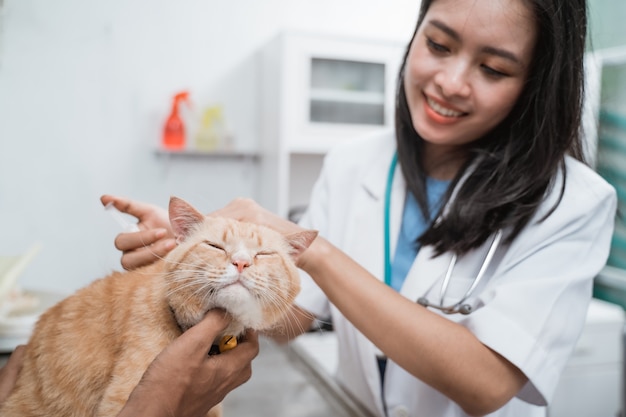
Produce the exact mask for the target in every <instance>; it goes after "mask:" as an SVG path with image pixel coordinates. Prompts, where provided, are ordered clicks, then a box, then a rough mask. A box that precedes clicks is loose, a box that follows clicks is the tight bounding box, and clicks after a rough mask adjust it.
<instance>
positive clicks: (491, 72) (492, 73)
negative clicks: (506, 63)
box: [481, 65, 508, 78]
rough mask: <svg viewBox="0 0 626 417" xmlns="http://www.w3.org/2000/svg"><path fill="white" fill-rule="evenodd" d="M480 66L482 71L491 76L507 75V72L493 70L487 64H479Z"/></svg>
mask: <svg viewBox="0 0 626 417" xmlns="http://www.w3.org/2000/svg"><path fill="white" fill-rule="evenodd" d="M481 68H482V69H483V72H484V73H485V74H487V75H488V76H489V77H491V78H503V77H508V74H506V73H504V72H502V71H498V70H495V69H493V68H491V67H489V66H487V65H481Z"/></svg>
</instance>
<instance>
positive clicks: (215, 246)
mask: <svg viewBox="0 0 626 417" xmlns="http://www.w3.org/2000/svg"><path fill="white" fill-rule="evenodd" d="M204 243H206V244H207V245H208V246H210V247H212V248H214V249H217V250H221V251H222V252H226V249H224V248H223V247H221V246H220V245H218V244H217V243H213V242H211V241H208V240H205V241H204Z"/></svg>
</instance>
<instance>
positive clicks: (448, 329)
mask: <svg viewBox="0 0 626 417" xmlns="http://www.w3.org/2000/svg"><path fill="white" fill-rule="evenodd" d="M298 266H299V267H300V268H302V269H303V270H305V271H306V272H307V273H309V274H310V275H311V277H313V279H314V280H315V281H316V282H317V284H318V285H319V286H320V288H321V289H322V290H323V291H324V293H326V295H327V296H328V298H329V299H330V301H331V302H332V303H333V304H334V305H335V306H336V307H337V308H338V309H339V310H340V311H341V312H342V313H343V315H344V316H345V317H346V318H347V319H348V320H349V321H350V322H351V323H352V324H354V326H355V327H356V328H358V329H359V330H360V331H361V332H362V333H363V334H364V335H365V336H366V337H367V338H368V339H369V340H371V341H372V342H373V343H374V344H375V345H376V346H378V348H380V349H381V350H382V351H383V352H384V353H385V354H386V355H387V356H388V357H389V358H390V359H392V360H393V361H394V362H396V363H397V364H398V365H400V366H401V367H402V368H404V369H405V370H406V371H408V372H409V373H411V374H412V375H414V376H415V377H417V378H419V379H421V380H422V381H424V382H425V383H427V384H429V385H431V386H432V387H434V388H435V389H437V390H439V391H441V392H442V393H443V394H445V395H446V396H448V397H449V398H451V399H452V400H454V401H456V402H457V403H458V404H459V405H460V406H461V407H462V408H464V409H465V410H466V412H468V413H469V414H476V415H480V414H485V413H488V412H490V411H493V410H495V409H497V408H499V407H500V406H502V405H503V404H505V403H506V402H507V401H509V400H510V399H511V398H512V397H513V396H514V395H515V394H516V393H517V392H518V391H519V389H521V387H522V386H523V384H524V383H525V381H526V378H525V376H524V375H523V374H522V373H521V371H519V370H518V369H517V368H516V367H514V366H513V365H512V364H511V363H510V362H508V361H507V360H505V359H504V358H502V357H501V356H500V355H498V354H497V353H495V352H493V351H492V350H490V349H489V348H487V347H486V346H485V345H483V344H482V343H481V342H480V341H479V340H478V339H477V338H476V337H475V336H474V335H473V334H472V333H471V332H470V331H469V330H467V329H466V328H465V327H463V326H461V325H459V324H457V323H454V322H452V321H450V320H447V319H445V318H443V317H441V316H439V315H437V314H435V313H433V312H431V311H429V310H427V309H426V308H424V307H422V306H420V305H419V304H417V303H414V302H412V301H411V300H408V299H407V298H405V297H404V296H402V295H400V294H398V293H397V292H396V291H394V290H393V289H391V288H390V287H388V286H387V285H385V284H384V283H382V282H380V281H379V280H378V279H376V278H375V277H374V276H373V275H371V274H370V273H369V272H368V271H367V270H365V269H364V268H363V267H361V266H360V265H359V264H357V263H356V262H355V261H354V260H352V259H351V258H350V257H348V256H347V255H346V254H345V253H343V252H342V251H340V250H339V249H337V248H336V247H334V246H333V245H332V244H331V243H329V242H328V241H326V240H324V239H323V238H320V237H318V238H317V239H316V240H315V242H314V243H313V244H312V245H311V247H310V248H309V249H308V250H307V251H306V252H305V253H304V254H303V255H302V256H301V258H300V260H299V265H298ZM363 306H367V308H364V307H363ZM407 318H411V319H410V320H408V319H407Z"/></svg>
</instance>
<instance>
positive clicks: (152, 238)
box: [114, 228, 167, 252]
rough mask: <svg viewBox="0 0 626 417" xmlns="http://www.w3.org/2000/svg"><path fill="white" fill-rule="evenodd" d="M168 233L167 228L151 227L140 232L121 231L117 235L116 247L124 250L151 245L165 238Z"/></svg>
mask: <svg viewBox="0 0 626 417" xmlns="http://www.w3.org/2000/svg"><path fill="white" fill-rule="evenodd" d="M166 234H167V231H166V230H165V229H161V228H159V229H151V230H143V231H139V232H130V233H120V234H119V235H117V236H116V237H115V242H114V243H115V247H116V248H117V249H119V250H121V251H122V252H124V251H129V250H134V249H138V248H142V247H145V246H150V245H152V244H153V243H155V242H157V241H158V240H159V239H163V238H164V237H165V236H166Z"/></svg>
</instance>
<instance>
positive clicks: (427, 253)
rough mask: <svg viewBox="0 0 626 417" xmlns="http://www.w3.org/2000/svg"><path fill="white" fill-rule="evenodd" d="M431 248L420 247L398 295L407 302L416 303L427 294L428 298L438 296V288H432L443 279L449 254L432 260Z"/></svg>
mask: <svg viewBox="0 0 626 417" xmlns="http://www.w3.org/2000/svg"><path fill="white" fill-rule="evenodd" d="M432 256H433V248H432V247H431V246H425V247H422V248H421V249H420V251H419V253H418V254H417V257H416V258H415V261H414V262H413V265H412V266H411V269H410V270H409V273H408V274H407V277H406V280H405V281H404V284H403V285H402V289H401V291H400V293H401V294H402V295H404V296H405V297H406V298H408V299H409V300H412V301H413V302H417V299H418V298H419V297H422V296H424V295H425V294H426V293H429V296H430V297H433V296H438V295H439V291H438V288H435V289H434V290H433V291H430V292H429V290H430V289H431V288H433V287H434V286H435V284H436V282H437V280H439V279H443V277H444V275H445V273H446V270H447V269H448V266H449V265H450V261H451V260H452V254H451V253H444V254H442V255H440V256H438V257H436V258H433V257H432Z"/></svg>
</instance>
